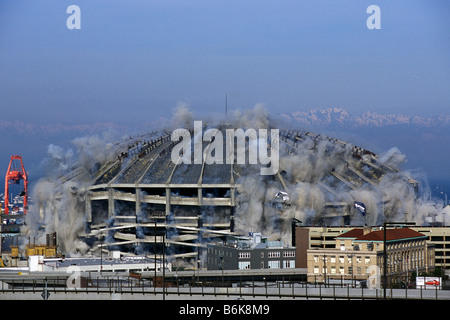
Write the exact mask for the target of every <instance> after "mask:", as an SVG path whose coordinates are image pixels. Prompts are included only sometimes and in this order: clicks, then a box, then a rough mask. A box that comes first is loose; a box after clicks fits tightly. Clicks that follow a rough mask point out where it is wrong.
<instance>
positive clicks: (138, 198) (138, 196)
mask: <svg viewBox="0 0 450 320" xmlns="http://www.w3.org/2000/svg"><path fill="white" fill-rule="evenodd" d="M141 203H142V197H141V188H136V211H135V214H136V216H137V215H139V214H140V213H141Z"/></svg>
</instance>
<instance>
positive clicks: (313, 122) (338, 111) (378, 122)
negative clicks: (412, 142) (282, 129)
mask: <svg viewBox="0 0 450 320" xmlns="http://www.w3.org/2000/svg"><path fill="white" fill-rule="evenodd" d="M282 117H283V118H284V119H285V120H288V121H291V122H292V121H295V122H297V123H301V124H303V125H310V126H320V127H324V126H336V125H337V126H341V125H342V126H351V127H358V126H372V127H383V126H393V125H418V126H424V127H444V126H450V115H438V116H433V117H421V116H407V115H402V114H379V113H376V112H373V111H366V112H364V113H362V114H361V115H359V116H358V115H352V114H350V113H349V112H348V111H347V110H345V109H344V108H339V107H335V108H325V109H312V110H309V111H296V112H292V113H283V114H282Z"/></svg>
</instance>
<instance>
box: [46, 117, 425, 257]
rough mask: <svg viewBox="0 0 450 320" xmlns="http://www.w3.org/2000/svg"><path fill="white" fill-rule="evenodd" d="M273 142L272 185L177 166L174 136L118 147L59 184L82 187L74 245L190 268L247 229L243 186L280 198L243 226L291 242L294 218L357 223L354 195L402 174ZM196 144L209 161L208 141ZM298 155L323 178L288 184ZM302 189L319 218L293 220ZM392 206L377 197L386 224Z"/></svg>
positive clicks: (300, 138) (343, 149)
mask: <svg viewBox="0 0 450 320" xmlns="http://www.w3.org/2000/svg"><path fill="white" fill-rule="evenodd" d="M224 126H226V124H224ZM228 126H229V125H228ZM279 142H280V168H279V171H278V172H277V173H276V174H275V175H273V176H258V174H255V173H254V170H250V169H249V165H236V163H231V164H205V162H203V163H202V164H189V165H188V164H176V163H174V162H173V161H172V160H171V152H172V149H173V147H174V146H175V145H176V142H174V141H172V139H171V133H170V132H164V131H163V132H153V133H149V134H144V135H140V136H135V137H132V138H128V139H125V140H123V141H120V142H118V143H116V144H115V145H114V152H115V155H114V157H113V158H109V159H108V161H105V162H104V163H101V164H100V163H96V164H95V165H94V166H91V167H89V168H87V167H85V166H83V165H79V166H77V167H75V168H73V170H71V171H70V172H69V173H67V174H66V175H64V176H63V177H61V178H60V179H59V180H58V183H59V185H61V186H62V185H64V184H65V183H68V182H77V183H78V182H79V181H83V183H82V184H79V185H82V188H79V189H78V190H77V191H76V192H75V191H73V193H74V194H75V193H76V195H77V200H76V201H77V202H78V203H79V204H80V206H81V207H82V208H83V209H84V211H85V212H84V216H83V219H85V222H86V229H85V232H82V233H81V234H79V235H77V236H78V237H79V238H82V239H83V241H85V242H86V243H91V244H92V243H96V244H97V248H102V250H103V251H112V250H115V251H116V250H119V251H121V252H122V254H123V255H133V254H148V255H151V254H154V255H155V257H157V258H160V257H161V256H162V255H164V254H165V255H170V256H171V258H182V259H191V261H194V263H195V265H197V263H198V262H199V261H200V260H201V259H204V257H205V251H206V246H207V243H208V242H210V241H211V240H217V239H218V238H220V237H224V236H227V235H235V234H239V233H240V234H242V231H243V230H244V231H245V229H246V228H248V226H247V225H245V226H242V225H240V224H241V221H243V220H245V218H246V217H245V216H246V215H250V214H251V213H250V211H249V210H250V209H248V208H247V209H246V208H245V207H242V204H245V203H246V201H248V199H249V198H245V197H242V194H244V193H245V192H246V191H248V190H246V188H247V187H246V186H245V184H244V183H243V179H245V177H247V176H252V177H256V176H258V177H256V178H255V179H257V180H256V181H257V182H258V183H260V185H258V186H257V187H258V188H259V189H262V190H269V189H270V188H271V190H278V191H281V192H282V193H283V194H284V195H286V197H282V196H281V197H280V193H279V192H278V193H276V192H275V193H273V192H272V193H267V192H266V193H265V194H264V198H263V200H262V201H259V202H262V207H261V208H262V209H261V210H262V211H263V214H264V213H265V212H269V211H270V212H271V214H272V216H273V215H275V217H276V218H274V219H272V218H270V219H271V220H270V221H269V218H268V216H263V217H262V218H261V219H259V220H258V223H259V224H257V225H251V224H249V225H250V226H251V227H252V228H255V229H254V231H255V232H256V231H261V232H265V231H264V230H259V229H261V228H262V226H263V225H269V224H270V225H271V226H272V227H273V228H275V229H277V230H278V231H279V234H286V235H287V238H288V239H290V232H291V220H292V218H296V219H299V220H302V222H303V223H304V224H309V225H314V224H316V225H317V224H318V225H327V224H330V223H331V221H333V222H332V223H334V224H340V225H349V224H350V225H351V224H353V223H357V224H359V223H361V219H360V214H359V213H358V212H357V210H356V209H355V208H354V206H353V204H354V201H355V200H358V199H356V198H355V197H354V196H352V195H351V193H352V191H359V190H369V189H370V190H375V189H377V188H378V186H379V183H380V181H381V180H382V179H383V177H385V176H386V175H389V174H395V173H397V172H398V171H399V169H398V168H396V167H391V166H390V165H389V164H388V163H387V162H382V161H380V159H379V157H378V156H377V155H376V154H375V153H373V152H371V151H368V150H366V149H363V148H360V147H357V146H355V145H352V144H349V143H346V142H344V141H341V140H338V139H333V138H329V137H326V136H322V135H315V134H313V133H311V132H307V131H299V130H280V132H279ZM202 143H203V146H202V147H203V152H206V150H207V149H208V146H209V144H210V143H211V141H203V142H202ZM224 148H225V146H224ZM305 153H306V154H307V156H308V159H309V160H310V161H311V163H313V164H314V165H315V164H316V163H318V162H319V157H320V158H323V159H326V161H328V162H327V163H326V165H324V166H323V167H321V168H310V169H309V170H310V171H311V172H313V171H314V170H315V171H317V170H318V169H320V174H317V175H314V176H312V175H309V176H307V177H306V176H304V175H303V176H302V174H295V173H294V172H293V171H294V170H295V169H296V168H297V167H298V166H296V165H292V164H288V163H287V162H286V159H296V161H298V160H299V159H300V158H301V157H302V156H304V155H305ZM301 161H303V162H302V163H304V162H305V161H306V160H301ZM304 171H305V170H304ZM401 179H403V180H405V181H404V182H405V183H406V184H407V185H408V186H410V187H411V188H413V189H414V188H416V187H417V185H416V181H414V180H413V179H410V178H408V177H405V176H402V177H401ZM299 184H301V185H308V186H312V185H314V186H315V187H316V188H317V190H319V191H315V194H317V193H318V192H319V193H320V194H321V196H322V198H323V200H324V201H323V204H322V205H321V206H320V207H318V208H312V207H311V208H309V207H308V210H309V211H314V214H313V215H309V216H299V212H306V211H307V210H305V208H304V207H302V205H301V204H299V201H297V202H296V196H295V195H294V194H293V187H294V186H296V185H299ZM268 194H270V196H269V197H267V195H268ZM343 195H344V196H343ZM249 197H250V198H251V197H252V195H249ZM389 201H390V199H388V198H386V195H382V196H381V198H380V199H379V201H378V203H377V204H376V205H377V206H383V214H384V215H385V216H389V215H390V214H392V215H394V214H395V213H390V212H389V211H388V210H387V209H386V208H387V207H388V206H387V205H386V204H387V203H388V202H389ZM37 202H38V201H37ZM38 205H39V204H38ZM41 205H42V204H41ZM286 212H288V213H289V214H286ZM354 218H355V219H356V220H355V221H357V222H355V221H354ZM373 219H375V218H373ZM372 223H375V221H373V222H372ZM286 226H288V227H286ZM58 234H59V236H62V233H58ZM266 234H267V233H266ZM280 237H281V236H280ZM62 242H63V241H61V240H60V243H62Z"/></svg>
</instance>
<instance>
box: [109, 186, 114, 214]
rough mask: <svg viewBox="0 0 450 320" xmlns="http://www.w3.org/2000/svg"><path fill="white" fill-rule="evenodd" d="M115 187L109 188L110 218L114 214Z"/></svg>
mask: <svg viewBox="0 0 450 320" xmlns="http://www.w3.org/2000/svg"><path fill="white" fill-rule="evenodd" d="M114 211H115V207H114V189H113V188H111V187H110V188H108V218H111V217H113V216H114Z"/></svg>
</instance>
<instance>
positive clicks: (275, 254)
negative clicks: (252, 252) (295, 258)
mask: <svg viewBox="0 0 450 320" xmlns="http://www.w3.org/2000/svg"><path fill="white" fill-rule="evenodd" d="M279 257H280V251H269V258H279ZM315 258H316V256H314V259H315Z"/></svg>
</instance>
